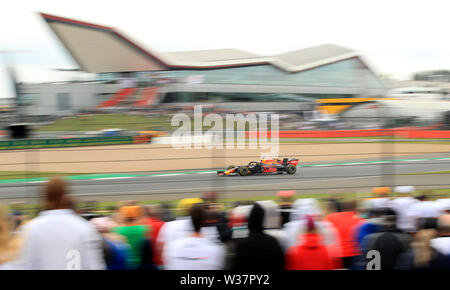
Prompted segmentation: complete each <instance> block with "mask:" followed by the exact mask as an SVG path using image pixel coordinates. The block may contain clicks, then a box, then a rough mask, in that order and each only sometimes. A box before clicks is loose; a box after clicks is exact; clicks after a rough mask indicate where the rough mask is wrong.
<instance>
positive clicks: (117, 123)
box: [37, 114, 170, 132]
mask: <svg viewBox="0 0 450 290" xmlns="http://www.w3.org/2000/svg"><path fill="white" fill-rule="evenodd" d="M169 126H170V120H169V118H168V117H152V118H148V117H146V116H142V115H124V114H102V115H86V116H77V117H73V118H67V119H61V120H57V121H56V122H54V123H53V124H50V125H45V126H41V127H39V128H37V130H38V131H41V132H51V131H97V130H102V129H110V128H120V129H124V130H133V131H141V130H167V129H168V128H169ZM161 127H162V128H161Z"/></svg>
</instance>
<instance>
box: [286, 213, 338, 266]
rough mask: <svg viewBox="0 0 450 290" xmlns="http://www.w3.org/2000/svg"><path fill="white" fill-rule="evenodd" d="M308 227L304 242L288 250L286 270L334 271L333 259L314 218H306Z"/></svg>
mask: <svg viewBox="0 0 450 290" xmlns="http://www.w3.org/2000/svg"><path fill="white" fill-rule="evenodd" d="M306 225H307V226H306V228H307V230H306V233H305V234H304V235H303V238H302V239H301V241H302V242H301V243H298V244H297V245H295V246H293V247H290V248H289V249H288V250H287V253H286V270H332V269H333V268H334V265H333V264H334V263H333V259H332V257H331V256H330V254H329V252H328V248H327V246H326V245H324V244H323V239H322V236H321V235H320V234H319V233H318V231H317V229H316V227H315V221H314V218H313V216H310V215H308V216H307V217H306ZM299 241H300V240H299Z"/></svg>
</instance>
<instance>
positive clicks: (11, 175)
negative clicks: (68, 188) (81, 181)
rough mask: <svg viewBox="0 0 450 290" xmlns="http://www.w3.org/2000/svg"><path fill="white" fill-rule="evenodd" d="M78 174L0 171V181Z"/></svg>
mask: <svg viewBox="0 0 450 290" xmlns="http://www.w3.org/2000/svg"><path fill="white" fill-rule="evenodd" d="M80 174H82V173H63V172H41V171H0V180H4V179H24V178H41V177H52V176H69V175H80Z"/></svg>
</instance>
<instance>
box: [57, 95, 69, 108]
mask: <svg viewBox="0 0 450 290" xmlns="http://www.w3.org/2000/svg"><path fill="white" fill-rule="evenodd" d="M56 98H57V106H58V110H59V111H68V110H70V109H71V104H70V94H69V93H58V94H57V95H56Z"/></svg>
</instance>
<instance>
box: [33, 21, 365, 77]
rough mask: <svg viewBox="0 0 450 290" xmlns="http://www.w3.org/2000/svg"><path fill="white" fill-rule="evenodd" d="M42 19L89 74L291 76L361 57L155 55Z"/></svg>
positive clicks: (234, 52)
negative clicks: (254, 70) (269, 69)
mask: <svg viewBox="0 0 450 290" xmlns="http://www.w3.org/2000/svg"><path fill="white" fill-rule="evenodd" d="M40 15H41V16H42V17H43V19H44V20H45V21H46V23H47V24H48V25H49V26H50V28H51V29H52V30H53V32H54V33H55V34H56V36H57V37H58V38H59V39H60V41H61V42H62V43H63V45H64V46H65V47H66V48H67V50H68V51H69V53H70V54H71V55H72V57H73V58H74V60H75V61H76V62H77V63H78V64H79V66H80V67H81V69H82V70H84V71H86V72H91V73H102V72H125V71H160V70H170V69H173V70H176V69H193V70H196V69H218V68H231V67H245V66H254V65H273V66H275V67H277V68H279V69H282V70H284V71H286V72H290V73H293V72H299V71H303V70H308V69H312V68H315V67H318V66H322V65H326V64H330V63H333V62H337V61H342V60H345V59H350V58H355V57H359V55H358V54H357V53H356V52H355V51H353V50H351V49H348V48H344V47H340V46H337V45H333V44H325V45H319V46H315V47H310V48H305V49H300V50H296V51H291V52H287V53H283V54H279V55H273V56H259V55H256V54H253V53H250V52H246V51H243V50H240V49H212V50H198V51H183V52H157V51H155V50H152V49H150V48H147V47H144V46H143V45H142V44H139V43H138V42H137V41H136V40H134V39H131V38H130V37H129V36H126V35H125V34H124V33H122V32H120V31H119V30H117V29H115V28H112V27H109V26H103V25H97V24H92V23H88V22H83V21H78V20H73V19H68V18H63V17H59V16H54V15H49V14H44V13H41V14H40Z"/></svg>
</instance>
